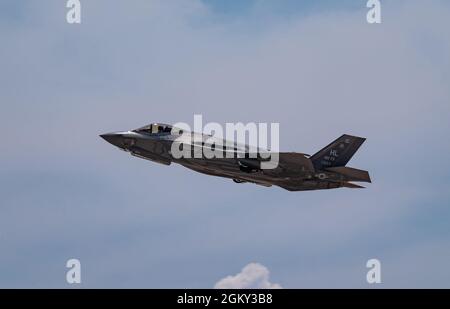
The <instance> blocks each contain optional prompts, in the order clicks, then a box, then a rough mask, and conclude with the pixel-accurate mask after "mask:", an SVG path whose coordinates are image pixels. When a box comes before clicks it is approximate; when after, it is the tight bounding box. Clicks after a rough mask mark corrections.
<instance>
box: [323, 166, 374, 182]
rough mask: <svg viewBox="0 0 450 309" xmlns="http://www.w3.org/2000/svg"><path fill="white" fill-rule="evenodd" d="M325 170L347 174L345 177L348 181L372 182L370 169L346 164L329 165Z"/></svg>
mask: <svg viewBox="0 0 450 309" xmlns="http://www.w3.org/2000/svg"><path fill="white" fill-rule="evenodd" d="M325 170H326V171H330V172H333V173H338V174H341V175H343V176H345V179H346V180H347V181H362V182H372V181H371V179H370V175H369V172H368V171H364V170H359V169H356V168H352V167H346V166H336V167H329V168H326V169H325Z"/></svg>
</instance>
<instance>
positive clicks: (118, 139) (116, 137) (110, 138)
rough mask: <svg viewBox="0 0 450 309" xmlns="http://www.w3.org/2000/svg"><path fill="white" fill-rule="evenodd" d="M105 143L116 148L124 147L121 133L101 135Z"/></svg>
mask: <svg viewBox="0 0 450 309" xmlns="http://www.w3.org/2000/svg"><path fill="white" fill-rule="evenodd" d="M100 137H101V138H103V139H104V140H105V141H107V142H108V143H110V144H113V145H114V146H117V147H121V146H122V136H121V134H119V133H105V134H101V135H100Z"/></svg>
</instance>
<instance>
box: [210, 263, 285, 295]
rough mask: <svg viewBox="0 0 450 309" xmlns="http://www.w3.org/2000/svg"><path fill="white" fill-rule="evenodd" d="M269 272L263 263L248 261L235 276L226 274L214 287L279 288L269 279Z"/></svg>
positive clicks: (279, 287)
mask: <svg viewBox="0 0 450 309" xmlns="http://www.w3.org/2000/svg"><path fill="white" fill-rule="evenodd" d="M269 275H270V272H269V270H268V269H267V267H265V266H264V265H261V264H259V263H250V264H248V265H247V266H245V267H244V268H242V270H241V272H240V273H238V274H237V275H235V276H227V277H225V278H223V279H221V280H219V282H217V283H216V284H215V285H214V288H216V289H281V285H279V284H278V283H271V282H270V281H269Z"/></svg>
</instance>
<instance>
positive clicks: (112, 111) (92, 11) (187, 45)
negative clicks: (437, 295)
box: [0, 0, 450, 288]
mask: <svg viewBox="0 0 450 309" xmlns="http://www.w3.org/2000/svg"><path fill="white" fill-rule="evenodd" d="M61 3H62V2H61V1H56V0H55V1H50V0H49V1H13V0H8V1H2V2H1V4H0V38H1V40H2V44H1V47H0V67H1V68H2V69H1V70H0V83H1V84H2V88H1V91H0V104H1V107H2V113H0V129H1V130H2V132H7V133H6V134H4V137H3V138H4V140H3V146H2V147H1V150H2V151H1V161H0V162H1V163H0V196H1V197H2V199H1V207H0V252H1V254H0V287H31V288H37V287H62V288H66V287H67V288H70V287H72V286H70V285H68V284H67V283H66V281H65V272H66V270H67V269H66V268H65V263H66V261H67V260H68V259H71V258H78V259H80V261H81V264H82V285H81V286H82V287H153V288H156V287H178V288H183V287H190V288H209V287H213V286H214V285H215V284H216V283H217V282H218V281H219V280H221V279H222V278H224V277H226V276H229V275H234V274H236V273H238V272H240V270H241V269H242V268H243V267H244V266H245V265H247V264H249V263H251V262H256V263H260V264H262V265H264V266H265V267H267V269H268V271H270V281H271V282H274V283H278V284H280V285H281V286H282V287H287V288H296V287H344V288H345V287H357V288H359V287H363V288H364V287H372V286H369V285H368V284H367V283H366V281H365V275H366V271H367V269H366V267H365V263H366V261H367V260H368V259H371V258H378V259H380V261H381V264H382V276H383V283H382V285H381V287H449V286H450V279H449V278H450V269H449V268H448V266H447V262H448V260H449V258H450V246H449V244H450V233H449V229H448V219H449V217H450V209H449V207H448V206H449V201H450V196H449V191H448V184H449V181H450V174H449V170H450V169H449V168H450V166H449V162H448V160H447V157H448V155H447V154H448V153H449V151H450V145H449V143H448V142H447V140H448V136H447V135H448V132H450V131H449V130H450V127H449V122H448V118H449V116H450V106H449V104H448V102H449V101H450V91H449V89H448V85H449V82H450V80H449V79H450V62H449V58H448V56H447V55H448V54H450V40H449V38H450V36H449V29H450V25H449V20H450V7H449V4H448V3H447V2H445V1H427V2H426V3H425V2H424V1H395V2H394V1H383V7H382V14H383V23H382V24H381V25H368V24H367V23H366V21H365V14H366V12H367V9H366V8H365V1H346V2H345V3H343V4H339V5H338V4H336V3H337V1H336V2H334V1H325V2H320V3H319V4H312V3H318V1H308V2H297V1H276V2H275V1H248V2H245V1H213V2H212V4H211V2H208V3H204V2H201V1H197V0H185V1H166V0H163V1H132V2H129V1H103V0H99V1H82V4H83V8H82V23H81V25H69V24H67V23H66V22H65V14H66V8H65V6H64V5H62V4H61ZM339 3H341V2H339ZM63 4H64V3H63ZM194 113H201V114H203V116H204V120H205V121H214V122H220V123H225V122H238V121H243V122H250V121H252V122H279V123H280V135H281V144H280V147H281V149H282V150H283V151H299V152H305V153H314V152H315V151H317V150H318V149H320V148H322V147H323V146H324V145H326V144H328V143H329V142H330V141H331V140H333V139H335V138H336V137H338V136H340V135H341V134H342V133H349V134H355V135H360V136H364V137H367V141H366V143H365V144H364V145H363V146H362V148H361V149H360V150H359V151H358V153H357V154H356V156H355V157H354V158H353V159H352V161H350V164H349V165H350V166H354V167H357V168H362V169H367V170H369V171H370V173H371V176H372V179H373V184H371V185H370V186H369V187H368V188H367V189H365V190H347V189H340V190H328V191H318V192H303V193H302V192H299V193H290V192H287V191H284V190H282V189H278V188H264V187H259V186H253V185H247V184H243V185H237V184H235V183H233V182H231V181H228V180H224V179H220V178H212V177H206V176H203V175H200V174H196V173H194V172H192V171H189V170H186V169H183V168H182V167H180V166H170V167H166V166H161V165H157V164H152V163H150V162H147V161H143V160H139V159H137V158H133V157H130V156H128V155H126V154H125V153H123V152H120V151H117V150H116V149H115V148H113V147H111V146H110V145H108V144H107V143H105V142H104V141H103V140H102V139H100V138H99V137H98V135H99V134H101V133H104V132H110V131H116V130H126V129H132V128H137V127H140V126H143V125H145V124H148V123H151V122H154V121H161V122H165V123H175V122H179V121H183V122H188V123H190V122H192V121H193V115H194Z"/></svg>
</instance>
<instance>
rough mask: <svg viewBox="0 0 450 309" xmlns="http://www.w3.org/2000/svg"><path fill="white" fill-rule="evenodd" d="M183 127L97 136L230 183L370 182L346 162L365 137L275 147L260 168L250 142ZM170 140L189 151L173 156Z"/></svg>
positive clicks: (327, 185)
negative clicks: (312, 148)
mask: <svg viewBox="0 0 450 309" xmlns="http://www.w3.org/2000/svg"><path fill="white" fill-rule="evenodd" d="M186 133H187V132H183V130H181V129H178V128H176V127H174V126H171V125H168V124H162V123H154V124H150V125H147V126H144V127H142V128H139V129H136V130H132V131H124V132H114V133H107V134H102V135H100V136H101V137H102V138H103V139H105V140H106V141H107V142H109V143H111V144H112V145H114V146H116V147H118V148H119V149H121V150H124V151H126V152H129V153H130V154H131V155H133V156H136V157H139V158H143V159H146V160H150V161H154V162H157V163H161V164H164V165H170V164H171V163H178V164H181V165H182V166H184V167H186V168H189V169H192V170H194V171H196V172H199V173H203V174H206V175H212V176H219V177H225V178H229V179H232V180H233V181H234V182H235V183H254V184H258V185H262V186H266V187H271V186H273V185H274V186H279V187H281V188H284V189H286V190H289V191H307V190H320V189H334V188H342V187H345V188H364V187H362V186H360V185H357V184H354V183H353V182H368V183H370V182H371V179H370V176H369V173H368V172H367V171H364V170H359V169H356V168H352V167H347V166H346V164H347V163H348V161H349V160H350V159H351V158H352V156H353V155H354V154H355V152H356V151H357V150H358V149H359V147H360V146H361V145H362V144H363V142H364V141H365V138H361V137H357V136H352V135H348V134H344V135H342V136H341V137H339V138H338V139H336V140H335V141H333V142H332V143H330V144H329V145H328V146H326V147H325V148H323V149H321V150H319V151H318V152H317V153H315V154H314V155H312V156H310V155H307V154H304V153H298V152H279V153H277V154H278V164H277V165H276V167H275V168H270V169H266V168H262V163H263V162H266V161H267V160H268V159H267V156H263V155H261V154H254V155H251V154H252V153H250V149H252V148H251V147H249V146H248V145H242V144H237V143H230V142H228V141H226V140H223V139H218V140H216V141H214V143H211V142H209V143H207V142H206V141H211V140H212V139H211V136H210V135H205V134H200V133H193V132H189V134H188V135H186ZM182 136H189V138H188V139H184V140H183V139H181V140H182V142H180V137H182ZM193 136H194V137H195V138H193ZM199 141H200V142H199ZM173 143H177V144H176V146H177V147H178V148H176V149H183V147H186V146H188V147H189V148H190V150H189V151H190V152H191V154H192V155H191V156H185V157H176V156H174V155H173V152H172V150H173V149H174V148H172V147H173V146H174V145H173ZM185 149H186V148H185ZM205 150H209V151H210V152H211V151H213V152H219V153H220V152H222V154H223V156H215V157H212V158H211V157H210V156H208V157H206V156H205V155H204V151H205ZM258 151H261V150H259V149H258ZM196 153H197V156H196V155H195V154H196ZM198 154H200V155H198Z"/></svg>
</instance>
